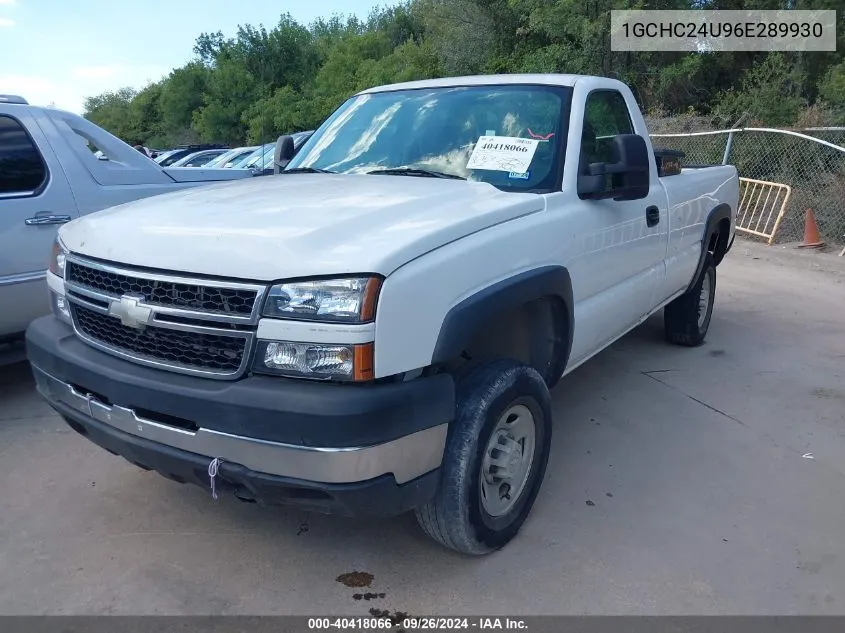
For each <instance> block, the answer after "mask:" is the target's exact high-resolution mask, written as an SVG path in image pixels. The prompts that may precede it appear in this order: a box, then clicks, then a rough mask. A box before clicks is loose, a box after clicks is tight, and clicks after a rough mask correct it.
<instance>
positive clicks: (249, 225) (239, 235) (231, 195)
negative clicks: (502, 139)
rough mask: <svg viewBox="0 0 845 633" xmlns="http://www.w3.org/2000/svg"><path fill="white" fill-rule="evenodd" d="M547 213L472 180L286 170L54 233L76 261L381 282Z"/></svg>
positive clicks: (135, 206)
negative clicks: (472, 237)
mask: <svg viewBox="0 0 845 633" xmlns="http://www.w3.org/2000/svg"><path fill="white" fill-rule="evenodd" d="M227 171H228V170H227ZM543 208H545V199H544V197H543V196H540V195H537V194H531V193H506V192H503V191H501V190H499V189H497V188H495V187H493V186H492V185H489V184H486V183H479V182H467V181H462V180H447V179H439V178H419V177H409V176H376V175H341V174H288V175H283V176H265V177H262V178H250V179H247V180H242V181H239V182H234V183H218V184H212V185H208V186H204V187H197V188H191V189H187V190H182V191H178V192H174V193H167V194H163V195H160V196H155V197H152V198H146V199H142V200H138V201H135V202H130V203H127V204H123V205H120V206H117V207H112V208H111V209H107V210H105V211H100V212H98V213H94V214H91V215H88V216H84V217H81V218H79V219H77V220H74V221H73V222H70V223H68V224H66V225H64V226H63V227H62V229H61V232H60V236H61V239H62V241H63V242H64V244H65V246H67V248H68V249H70V250H71V251H73V252H75V253H78V254H80V255H87V256H89V257H95V258H99V259H103V260H107V261H113V262H121V263H124V264H129V265H136V266H144V267H149V268H157V269H162V270H168V271H180V272H186V273H194V274H203V275H218V276H221V277H231V278H240V279H245V280H256V281H271V280H276V279H285V278H293V277H303V276H311V275H335V274H346V273H380V274H383V275H388V274H390V273H391V272H393V271H394V270H396V269H397V268H398V267H400V266H402V265H403V264H405V263H407V262H409V261H411V260H412V259H414V258H416V257H419V256H420V255H423V254H425V253H427V252H429V251H431V250H433V249H436V248H438V247H441V246H443V245H444V244H448V243H449V242H452V241H454V240H456V239H459V238H461V237H464V236H466V235H469V234H471V233H474V232H477V231H481V230H483V229H486V228H488V227H491V226H493V225H496V224H499V223H501V222H505V221H508V220H512V219H514V218H517V217H520V216H523V215H527V214H530V213H535V212H537V211H541V210H542V209H543Z"/></svg>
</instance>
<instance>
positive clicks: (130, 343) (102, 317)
mask: <svg viewBox="0 0 845 633" xmlns="http://www.w3.org/2000/svg"><path fill="white" fill-rule="evenodd" d="M70 306H71V310H72V312H73V318H74V321H75V323H76V327H77V328H78V329H79V331H80V332H81V333H82V334H83V335H85V336H86V337H88V338H89V339H91V340H92V341H95V342H97V343H100V344H102V345H105V346H107V347H108V348H111V349H113V350H116V351H119V352H124V353H126V354H129V355H132V356H133V357H138V358H140V359H145V360H147V361H157V362H161V363H164V364H166V365H171V366H175V367H183V368H188V369H194V370H204V371H209V372H214V373H220V374H234V373H236V372H237V371H239V370H240V368H241V365H242V364H243V361H244V354H245V353H246V348H247V339H246V338H243V337H234V336H221V335H217V334H203V333H199V332H188V331H182V330H172V329H168V328H162V327H156V326H154V325H148V326H146V327H145V328H144V329H136V328H131V327H127V326H125V325H123V324H122V323H121V322H120V320H119V319H117V318H115V317H111V316H108V315H106V314H101V313H99V312H95V311H94V310H89V309H88V308H85V307H83V306H81V305H78V304H76V303H73V302H71V304H70Z"/></svg>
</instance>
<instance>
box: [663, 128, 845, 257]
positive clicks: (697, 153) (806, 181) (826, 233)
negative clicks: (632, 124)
mask: <svg viewBox="0 0 845 633" xmlns="http://www.w3.org/2000/svg"><path fill="white" fill-rule="evenodd" d="M662 129H665V126H663V128H662ZM651 138H652V143H653V144H654V146H655V148H661V149H663V148H665V149H674V150H680V151H682V152H684V153H685V154H686V158H685V159H684V162H685V163H686V164H688V165H696V164H697V165H704V164H720V163H722V162H723V161H724V162H726V163H728V164H731V165H735V166H736V168H737V170H738V171H739V175H740V176H741V177H743V178H752V179H755V180H763V181H769V182H774V183H782V184H785V185H789V186H791V187H792V195H791V196H790V198H789V201H788V204H787V207H786V209H785V213H784V216H783V219H782V221H781V223H780V225H779V226H778V230H777V234H776V235H775V236H774V242H775V243H784V242H797V241H801V240H803V237H804V213H805V210H806V209H812V210H813V212H814V214H815V217H816V222H817V224H818V227H819V233H821V236H822V239H823V240H824V241H825V242H826V243H828V244H845V128H807V129H802V130H776V129H768V128H742V129H737V130H719V131H710V132H683V133H680V134H672V133H666V132H662V131H661V133H656V134H654V133H653V134H652V135H651Z"/></svg>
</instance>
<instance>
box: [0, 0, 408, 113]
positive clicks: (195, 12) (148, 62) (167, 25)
mask: <svg viewBox="0 0 845 633" xmlns="http://www.w3.org/2000/svg"><path fill="white" fill-rule="evenodd" d="M385 4H392V3H391V2H388V1H387V0H382V1H380V2H378V1H375V0H311V1H310V2H309V1H307V0H246V1H243V0H241V1H238V0H235V1H233V0H0V94H15V95H20V96H22V97H24V98H25V99H26V100H27V101H29V103H31V104H33V105H45V106H46V105H55V107H57V108H61V109H63V110H70V111H71V112H77V113H82V104H83V101H84V99H85V97H88V96H94V95H97V94H100V93H102V92H105V91H107V90H116V89H118V88H122V87H124V86H130V87H132V88H136V89H139V88H143V87H144V86H145V85H147V84H148V83H150V82H152V81H157V80H159V79H161V78H162V77H164V76H166V75H167V74H168V73H169V72H170V71H171V70H172V69H174V68H177V67H179V66H181V65H183V64H184V63H185V62H187V61H189V60H190V59H192V58H193V57H194V53H193V47H194V42H195V40H196V37H197V36H198V35H199V34H200V33H203V32H215V31H222V32H223V34H224V35H226V36H231V35H234V34H235V32H236V30H237V27H238V25H239V24H253V25H256V26H257V25H258V24H264V26H266V27H268V28H271V27H273V26H275V25H276V24H277V23H278V21H279V16H280V15H282V14H283V13H290V14H291V15H292V16H293V18H294V19H296V20H297V21H299V22H301V23H303V24H309V23H311V22H312V21H313V20H314V19H316V18H319V17H324V18H328V17H330V16H332V15H333V14H340V15H352V14H354V15H358V16H359V17H362V18H365V17H367V15H369V13H370V11H371V10H372V9H373V8H374V7H376V6H384V5H385Z"/></svg>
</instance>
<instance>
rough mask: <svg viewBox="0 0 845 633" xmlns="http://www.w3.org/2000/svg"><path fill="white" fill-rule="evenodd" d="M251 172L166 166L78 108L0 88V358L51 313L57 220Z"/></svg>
mask: <svg viewBox="0 0 845 633" xmlns="http://www.w3.org/2000/svg"><path fill="white" fill-rule="evenodd" d="M95 152H98V153H96V154H95ZM252 175H253V174H252V172H250V171H249V170H231V169H216V170H212V169H187V168H185V169H173V168H171V169H167V168H162V167H160V166H159V165H157V164H156V163H155V162H154V161H152V160H150V159H149V158H147V157H146V156H144V155H143V154H141V152H139V151H137V150H135V149H133V148H132V147H130V146H129V145H127V144H126V143H124V142H123V141H121V140H120V139H118V138H116V137H114V136H112V135H111V134H109V133H108V132H106V131H105V130H103V129H102V128H100V127H97V126H96V125H94V124H93V123H91V122H90V121H88V120H86V119H84V118H82V117H81V116H78V115H76V114H71V113H69V112H63V111H61V110H56V109H52V108H39V107H35V106H31V105H29V104H28V103H27V102H26V100H25V99H23V98H21V97H16V96H10V95H0V364H4V362H9V361H13V360H16V358H17V355H16V354H13V353H12V350H13V344H14V343H15V342H16V341H18V340H20V341H21V342H22V341H23V332H24V330H25V329H26V326H27V325H29V322H30V321H32V319H34V318H35V317H38V316H42V315H44V314H47V313H49V307H48V304H47V301H46V297H47V290H46V286H45V283H44V273H45V270H44V266H45V262H46V258H47V257H48V256H49V253H50V246H51V244H52V243H53V240H54V239H55V237H56V228H57V225H60V224H64V223H65V222H69V221H71V220H72V219H73V218H76V217H78V216H81V215H85V214H87V213H92V212H94V211H99V210H100V209H106V208H108V207H112V206H114V205H116V204H121V203H123V202H128V201H130V200H137V199H139V198H145V197H147V196H154V195H156V194H160V193H164V192H167V191H175V190H177V189H185V188H187V187H196V186H197V185H201V184H204V183H207V182H212V181H219V180H236V179H240V178H247V177H251V176H252ZM130 234H131V232H130ZM21 349H22V348H21Z"/></svg>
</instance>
